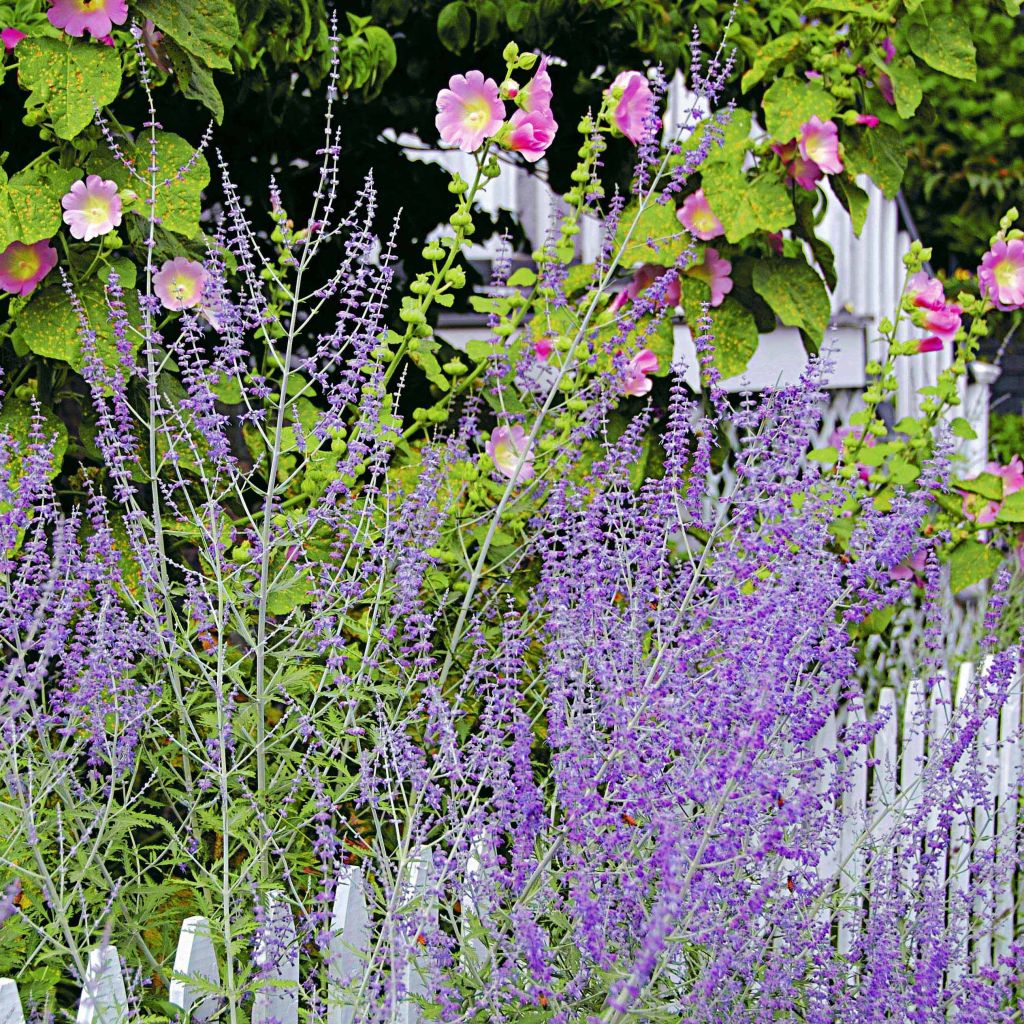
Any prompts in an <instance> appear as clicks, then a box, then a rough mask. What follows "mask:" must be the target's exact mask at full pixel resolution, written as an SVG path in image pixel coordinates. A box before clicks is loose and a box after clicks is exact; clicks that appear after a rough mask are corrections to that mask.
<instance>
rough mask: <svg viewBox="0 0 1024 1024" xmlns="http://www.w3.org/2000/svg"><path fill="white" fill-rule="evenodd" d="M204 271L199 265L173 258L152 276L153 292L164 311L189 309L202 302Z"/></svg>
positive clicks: (187, 260)
mask: <svg viewBox="0 0 1024 1024" xmlns="http://www.w3.org/2000/svg"><path fill="white" fill-rule="evenodd" d="M205 284H206V270H205V269H204V268H203V265H202V264H201V263H196V261H195V260H189V259H186V258H185V257H184V256H175V258H174V259H173V260H167V262H166V263H164V265H163V266H162V267H161V268H160V269H159V270H158V271H157V272H156V273H155V274H154V275H153V291H154V292H155V293H156V297H157V298H158V299H159V300H160V301H161V302H162V303H163V305H164V308H165V309H170V310H179V309H191V308H192V307H193V306H198V305H200V303H201V302H202V301H203V287H204V285H205Z"/></svg>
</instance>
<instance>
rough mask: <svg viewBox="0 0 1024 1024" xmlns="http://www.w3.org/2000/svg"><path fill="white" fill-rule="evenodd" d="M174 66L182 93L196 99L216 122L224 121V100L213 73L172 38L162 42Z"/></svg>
mask: <svg viewBox="0 0 1024 1024" xmlns="http://www.w3.org/2000/svg"><path fill="white" fill-rule="evenodd" d="M163 46H164V48H165V49H166V50H167V56H168V57H169V58H170V60H171V66H172V67H173V68H174V75H175V77H176V78H177V80H178V88H179V89H181V92H182V95H183V96H187V97H188V98H189V99H190V100H197V101H198V102H199V103H202V105H203V106H204V107H206V109H207V110H209V111H210V113H211V114H213V116H214V119H215V120H216V122H217V124H221V123H223V121H224V100H223V99H221V95H220V92H219V91H218V89H217V86H216V84H215V83H214V81H213V73H212V72H211V71H210V69H209V68H208V67H207V66H206V65H205V64H204V63H203V62H202V61H201V60H200V59H199V58H198V57H196V56H195V55H194V54H191V53H189V52H188V50H184V49H182V48H181V47H180V46H179V45H178V44H177V43H176V42H174V40H173V39H166V40H165V41H164V43H163Z"/></svg>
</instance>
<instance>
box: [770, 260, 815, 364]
mask: <svg viewBox="0 0 1024 1024" xmlns="http://www.w3.org/2000/svg"><path fill="white" fill-rule="evenodd" d="M752 280H753V285H754V290H755V291H756V292H757V293H758V294H759V295H760V296H761V298H763V299H764V300H765V302H767V303H768V305H769V306H771V307H772V309H773V310H775V313H776V315H777V316H778V318H779V319H780V320H781V321H782V322H783V323H784V324H786V325H787V326H789V327H799V328H800V330H801V332H802V333H803V335H804V338H805V344H808V346H809V348H810V350H811V351H812V352H815V353H816V352H818V351H819V350H820V349H821V343H822V341H823V340H824V338H825V331H826V330H827V329H828V322H829V318H830V317H831V315H832V303H831V302H830V300H829V297H828V289H827V288H826V287H825V282H824V281H822V279H821V278H820V277H819V276H818V273H817V271H815V269H814V268H813V267H811V266H808V264H807V263H806V262H805V261H804V260H801V259H786V258H784V257H779V258H776V259H771V260H762V261H761V262H759V263H757V264H755V265H754V273H753V279H752Z"/></svg>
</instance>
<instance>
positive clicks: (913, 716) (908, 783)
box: [900, 679, 928, 887]
mask: <svg viewBox="0 0 1024 1024" xmlns="http://www.w3.org/2000/svg"><path fill="white" fill-rule="evenodd" d="M927 728H928V717H927V711H926V705H925V696H924V683H923V682H922V681H921V680H920V679H912V680H911V681H910V686H909V687H908V689H907V697H906V703H905V704H904V705H903V746H902V749H903V753H902V754H901V756H900V798H901V799H900V814H901V816H903V815H906V816H907V817H912V816H913V815H914V813H915V812H916V810H917V808H918V807H919V806H920V804H921V798H922V794H921V773H922V770H923V768H924V741H925V734H926V732H927ZM911 853H913V854H914V855H913V856H910V854H911ZM902 860H903V875H902V878H903V884H904V885H905V886H908V887H910V886H913V885H914V884H915V881H916V869H917V864H918V862H919V860H920V851H919V850H918V851H910V850H904V851H903V857H902Z"/></svg>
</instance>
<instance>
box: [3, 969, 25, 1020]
mask: <svg viewBox="0 0 1024 1024" xmlns="http://www.w3.org/2000/svg"><path fill="white" fill-rule="evenodd" d="M0 1024H25V1014H24V1012H23V1011H22V1008H21V999H19V998H18V986H17V985H16V984H15V983H14V981H12V980H11V979H10V978H0Z"/></svg>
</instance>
